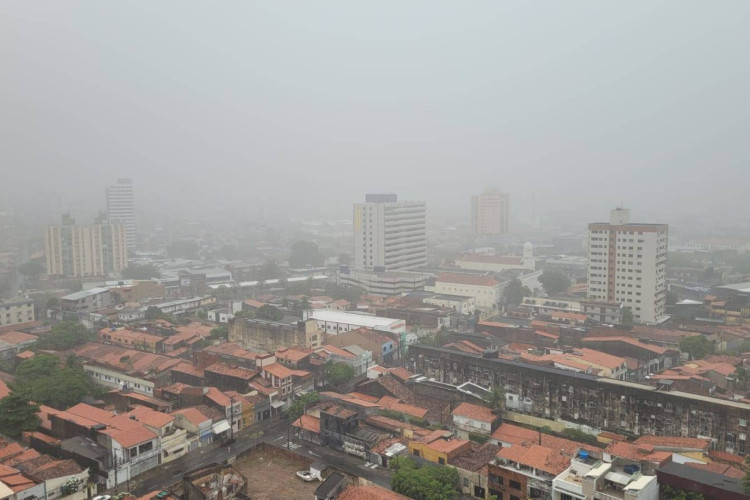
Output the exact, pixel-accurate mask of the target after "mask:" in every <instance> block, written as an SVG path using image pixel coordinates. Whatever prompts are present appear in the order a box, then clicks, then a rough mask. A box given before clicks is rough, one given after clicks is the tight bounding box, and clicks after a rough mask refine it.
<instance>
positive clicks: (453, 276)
mask: <svg viewBox="0 0 750 500" xmlns="http://www.w3.org/2000/svg"><path fill="white" fill-rule="evenodd" d="M436 282H441V283H455V284H457V285H469V286H489V287H494V286H498V285H499V284H500V282H499V281H497V280H496V279H494V278H490V277H489V276H477V275H475V274H462V273H440V274H439V275H438V277H437V278H436Z"/></svg>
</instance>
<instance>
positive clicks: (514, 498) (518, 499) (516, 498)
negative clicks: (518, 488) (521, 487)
mask: <svg viewBox="0 0 750 500" xmlns="http://www.w3.org/2000/svg"><path fill="white" fill-rule="evenodd" d="M510 500H521V499H520V498H518V497H517V496H513V495H511V496H510Z"/></svg>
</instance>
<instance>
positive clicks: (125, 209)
mask: <svg viewBox="0 0 750 500" xmlns="http://www.w3.org/2000/svg"><path fill="white" fill-rule="evenodd" d="M106 195H107V217H108V218H109V221H110V222H118V223H120V224H122V225H123V226H125V238H126V240H127V248H128V250H130V251H134V250H135V199H134V197H133V181H131V180H130V179H117V184H114V185H112V186H108V187H107V189H106Z"/></svg>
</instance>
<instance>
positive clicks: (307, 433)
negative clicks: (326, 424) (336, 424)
mask: <svg viewBox="0 0 750 500" xmlns="http://www.w3.org/2000/svg"><path fill="white" fill-rule="evenodd" d="M292 428H293V431H292V432H294V436H295V437H297V438H299V439H302V440H304V441H309V442H311V443H315V444H321V441H320V418H319V417H314V416H312V415H302V416H300V417H299V418H298V419H297V420H295V421H294V422H292Z"/></svg>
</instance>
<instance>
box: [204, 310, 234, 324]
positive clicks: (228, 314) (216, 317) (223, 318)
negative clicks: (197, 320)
mask: <svg viewBox="0 0 750 500" xmlns="http://www.w3.org/2000/svg"><path fill="white" fill-rule="evenodd" d="M207 318H208V320H209V321H213V322H214V323H229V321H231V320H232V319H234V314H232V311H231V310H229V309H228V308H226V307H224V308H221V309H213V310H211V311H208V315H207Z"/></svg>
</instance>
